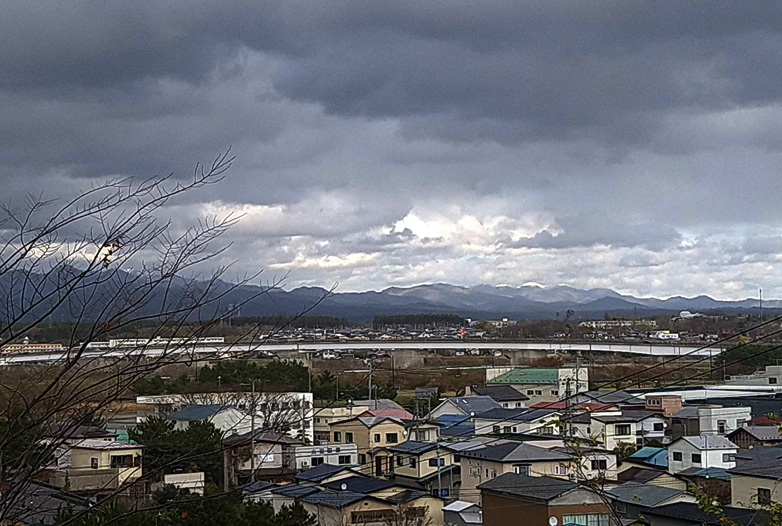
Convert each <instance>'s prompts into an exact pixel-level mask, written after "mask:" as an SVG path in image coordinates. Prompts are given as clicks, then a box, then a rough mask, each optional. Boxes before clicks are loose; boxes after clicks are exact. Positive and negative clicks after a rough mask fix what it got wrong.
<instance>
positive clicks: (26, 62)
mask: <svg viewBox="0 0 782 526" xmlns="http://www.w3.org/2000/svg"><path fill="white" fill-rule="evenodd" d="M0 9H2V11H1V12H2V16H0V72H2V73H1V74H0V107H2V108H3V110H2V112H0V178H2V180H3V183H4V185H5V194H6V195H5V198H6V199H7V200H14V199H15V198H16V196H18V195H21V194H22V193H24V192H27V191H32V192H36V193H37V192H39V191H40V190H41V189H45V190H46V191H48V192H50V193H53V194H55V195H56V194H58V193H59V194H69V193H72V192H74V191H76V190H77V189H78V188H80V187H83V185H84V184H89V183H90V181H91V180H94V179H103V178H106V177H111V176H116V175H130V176H136V177H147V176H149V175H151V174H154V173H167V172H169V171H175V172H176V177H187V176H188V175H189V174H190V172H191V170H192V168H193V165H194V163H195V161H207V162H208V161H209V160H210V159H211V158H212V157H213V156H214V155H216V154H217V153H218V152H219V151H221V150H223V149H224V148H226V147H227V146H228V145H232V146H233V152H234V153H235V154H236V155H237V161H236V163H235V166H234V168H233V170H232V171H231V174H230V179H229V181H228V182H227V183H226V184H223V185H219V186H215V187H210V188H209V189H206V190H204V191H202V192H199V193H194V194H193V195H191V196H187V198H185V199H182V200H179V201H177V202H176V203H173V204H172V206H171V207H168V209H167V211H166V213H167V214H169V215H170V216H171V217H173V218H174V224H175V225H176V226H177V227H180V226H181V227H182V228H184V226H185V225H187V224H188V223H190V222H191V221H192V220H193V219H194V218H197V217H200V216H203V215H210V214H222V213H231V212H236V213H239V214H242V215H243V217H244V219H243V221H242V223H241V224H240V226H239V227H238V228H236V229H234V230H233V231H232V232H231V234H230V236H231V237H230V239H231V240H232V241H234V242H235V243H234V245H235V246H236V247H241V249H239V250H238V251H234V252H232V253H230V254H228V255H226V257H229V256H233V257H235V256H237V255H238V259H239V260H240V261H241V262H242V264H243V265H245V266H247V267H249V266H252V265H257V264H258V262H261V263H262V264H263V265H270V266H271V268H275V269H277V268H279V269H284V270H291V271H293V272H294V275H295V272H297V271H299V272H301V274H300V275H299V278H296V279H298V280H299V282H307V283H314V284H318V283H317V281H318V279H320V278H322V279H323V282H325V283H329V282H332V281H341V282H342V283H347V284H349V286H351V287H354V288H369V287H372V288H377V287H379V286H382V285H383V284H384V283H395V284H401V285H404V284H408V283H414V282H422V281H433V280H444V281H454V282H461V283H473V282H475V283H477V282H486V281H492V280H493V281H496V282H512V283H515V282H516V281H518V280H519V279H520V280H521V281H522V282H523V281H526V280H532V281H540V282H546V283H550V282H557V281H560V280H563V279H567V280H569V281H572V282H573V283H574V284H577V285H582V286H612V285H614V284H612V283H610V282H608V281H607V280H610V279H612V278H617V279H620V280H621V281H622V282H623V283H626V284H628V285H627V287H629V288H630V289H632V291H643V292H646V293H648V292H650V290H649V288H648V287H650V286H651V285H650V283H651V284H654V286H657V287H659V288H660V289H661V290H663V291H664V292H670V293H678V292H687V291H690V292H695V293H700V292H704V291H703V290H693V289H692V288H693V287H696V285H697V283H699V282H700V283H706V284H717V285H715V286H724V287H725V290H726V291H727V292H725V294H726V295H731V294H739V293H740V291H743V290H752V289H753V288H755V286H756V284H755V283H754V282H753V280H758V279H760V277H762V276H767V275H768V261H767V260H770V258H772V257H773V256H774V253H775V252H777V251H778V248H779V237H778V235H779V231H780V230H782V210H780V209H779V208H778V207H776V206H775V202H774V197H775V196H776V195H777V194H778V188H779V175H778V169H777V167H778V166H779V165H780V161H782V159H780V157H782V153H781V152H782V142H780V140H779V137H780V136H781V133H782V130H780V124H779V123H780V122H782V118H780V117H782V101H781V100H780V99H781V98H782V83H780V82H779V78H780V74H782V6H780V5H779V4H777V3H770V2H711V3H705V2H698V3H695V2H674V1H668V2H655V3H649V2H643V1H640V0H639V1H634V0H622V1H618V0H617V1H601V2H583V1H561V2H551V1H543V0H535V1H527V2H511V1H507V2H505V1H501V2H478V1H463V2H450V1H444V0H442V1H441V0H432V1H429V2H413V1H397V2H385V3H376V2H365V1H333V2H315V1H296V0H292V1H287V2H281V1H251V0H226V1H222V2H213V1H212V2H207V1H204V0H193V1H191V2H169V1H152V0H139V1H136V2H113V1H112V2H101V3H94V2H78V1H76V2H54V1H50V2H35V3H34V4H33V3H30V2H5V1H2V0H0ZM80 185H82V186H80ZM757 226H762V227H764V230H763V232H764V233H763V234H762V235H756V236H749V235H745V234H744V232H745V231H747V230H750V229H752V228H753V227H757ZM730 236H738V238H740V239H741V240H745V241H741V240H739V241H736V242H734V243H732V244H729V246H730V247H731V249H735V250H738V251H739V252H740V253H736V254H733V256H732V257H731V258H725V257H724V254H725V247H726V246H727V245H725V244H724V243H723V242H716V241H714V240H715V239H717V238H726V237H730ZM674 248H675V250H671V249H674ZM743 252H747V253H751V254H754V256H753V257H752V258H745V257H743ZM520 254H522V255H520ZM248 255H250V257H247V256H248ZM692 262H697V263H698V264H697V265H695V266H694V268H696V270H697V272H700V273H701V274H700V278H701V279H700V280H696V279H691V280H684V281H683V280H682V279H681V278H680V277H679V274H678V273H676V272H674V271H671V270H670V269H671V268H672V267H678V268H681V266H682V265H689V264H691V263H692ZM764 265H765V266H764ZM644 273H654V279H650V277H649V276H647V275H645V274H644ZM522 274H524V275H523V276H522ZM520 276H521V277H520ZM320 284H323V283H320ZM709 286H711V285H709ZM688 287H689V289H688ZM685 289H687V290H685ZM652 292H653V291H652ZM707 292H708V291H707ZM716 293H717V294H719V291H717V292H716ZM780 295H781V296H782V290H780Z"/></svg>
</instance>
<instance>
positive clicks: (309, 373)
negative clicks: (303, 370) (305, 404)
mask: <svg viewBox="0 0 782 526" xmlns="http://www.w3.org/2000/svg"><path fill="white" fill-rule="evenodd" d="M307 390H308V391H309V392H310V393H311V392H312V360H311V359H308V360H307Z"/></svg>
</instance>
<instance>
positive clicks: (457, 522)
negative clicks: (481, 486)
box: [443, 500, 483, 526]
mask: <svg viewBox="0 0 782 526" xmlns="http://www.w3.org/2000/svg"><path fill="white" fill-rule="evenodd" d="M443 520H444V521H445V524H448V525H452V526H481V525H482V524H483V512H482V511H481V507H480V506H478V505H477V504H475V503H474V502H467V501H463V500H456V501H454V502H452V503H450V504H448V505H447V506H443Z"/></svg>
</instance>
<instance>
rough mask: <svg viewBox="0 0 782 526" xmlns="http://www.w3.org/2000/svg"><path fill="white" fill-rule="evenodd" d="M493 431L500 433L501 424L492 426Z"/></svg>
mask: <svg viewBox="0 0 782 526" xmlns="http://www.w3.org/2000/svg"><path fill="white" fill-rule="evenodd" d="M491 432H492V433H499V432H500V426H491Z"/></svg>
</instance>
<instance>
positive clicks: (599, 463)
mask: <svg viewBox="0 0 782 526" xmlns="http://www.w3.org/2000/svg"><path fill="white" fill-rule="evenodd" d="M590 464H591V466H592V471H594V470H596V469H600V470H605V469H608V460H606V459H604V458H597V459H593V460H591V461H590Z"/></svg>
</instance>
